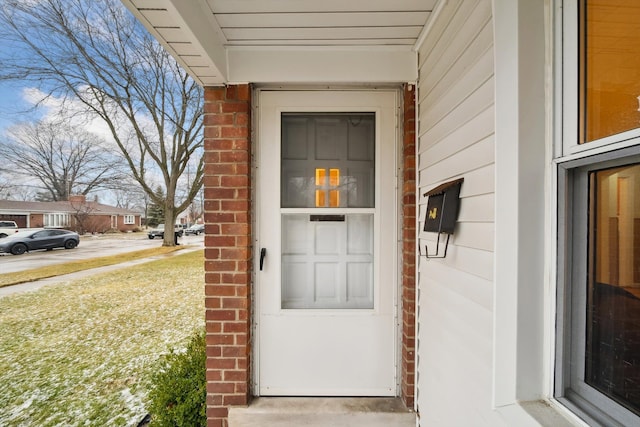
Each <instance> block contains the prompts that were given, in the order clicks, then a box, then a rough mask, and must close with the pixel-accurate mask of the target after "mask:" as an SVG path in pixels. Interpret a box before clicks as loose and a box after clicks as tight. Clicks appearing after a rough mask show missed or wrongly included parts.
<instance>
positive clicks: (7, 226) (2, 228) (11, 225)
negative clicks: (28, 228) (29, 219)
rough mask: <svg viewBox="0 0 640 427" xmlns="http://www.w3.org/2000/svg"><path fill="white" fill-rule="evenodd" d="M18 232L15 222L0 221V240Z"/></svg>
mask: <svg viewBox="0 0 640 427" xmlns="http://www.w3.org/2000/svg"><path fill="white" fill-rule="evenodd" d="M18 231H19V230H18V224H16V222H15V221H0V239H1V238H3V237H7V236H9V235H11V234H15V233H17V232H18Z"/></svg>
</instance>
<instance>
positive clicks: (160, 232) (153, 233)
mask: <svg viewBox="0 0 640 427" xmlns="http://www.w3.org/2000/svg"><path fill="white" fill-rule="evenodd" d="M173 232H174V233H178V236H179V237H182V234H183V233H184V230H183V229H182V227H180V225H175V226H174V228H173ZM147 235H148V236H149V238H150V239H155V238H156V237H160V238H161V239H164V224H158V226H157V227H156V228H154V229H151V230H149V232H148V233H147Z"/></svg>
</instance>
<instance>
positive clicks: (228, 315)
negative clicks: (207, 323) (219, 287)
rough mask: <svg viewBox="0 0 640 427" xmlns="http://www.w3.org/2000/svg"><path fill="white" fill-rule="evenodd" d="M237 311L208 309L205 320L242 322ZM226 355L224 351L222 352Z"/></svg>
mask: <svg viewBox="0 0 640 427" xmlns="http://www.w3.org/2000/svg"><path fill="white" fill-rule="evenodd" d="M237 314H238V313H237V311H236V310H221V309H207V310H206V311H205V320H242V319H239V318H238V317H239V316H238V315H237ZM222 355H223V356H225V354H224V349H223V350H222Z"/></svg>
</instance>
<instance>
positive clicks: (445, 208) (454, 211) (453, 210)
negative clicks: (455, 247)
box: [423, 178, 464, 258]
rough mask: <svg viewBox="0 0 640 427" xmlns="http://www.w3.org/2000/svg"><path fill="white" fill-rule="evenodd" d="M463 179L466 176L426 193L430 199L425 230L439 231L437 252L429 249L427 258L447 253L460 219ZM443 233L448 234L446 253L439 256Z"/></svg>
mask: <svg viewBox="0 0 640 427" xmlns="http://www.w3.org/2000/svg"><path fill="white" fill-rule="evenodd" d="M463 181H464V178H460V179H456V180H455V181H450V182H446V183H444V184H442V185H439V186H437V187H436V188H434V189H433V190H431V191H428V192H426V193H424V195H425V196H427V197H429V199H428V201H427V213H426V216H425V219H424V228H423V230H424V231H427V232H433V233H438V237H437V239H438V240H437V245H436V253H435V254H434V255H430V254H429V251H428V250H427V254H426V255H427V258H444V257H445V256H446V255H447V247H448V246H449V237H450V236H451V234H453V230H454V228H455V226H456V221H457V220H458V211H459V208H460V187H462V182H463ZM441 233H445V234H447V242H446V246H445V248H444V255H442V256H439V255H438V253H439V249H440V234H441ZM425 249H426V247H425Z"/></svg>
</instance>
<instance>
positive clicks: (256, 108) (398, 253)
mask: <svg viewBox="0 0 640 427" xmlns="http://www.w3.org/2000/svg"><path fill="white" fill-rule="evenodd" d="M274 91H275V92H300V91H322V92H329V93H330V92H336V93H337V92H340V93H343V92H360V93H380V92H386V93H393V94H394V95H395V97H394V111H395V115H394V118H395V131H394V132H393V133H394V141H393V152H394V155H395V156H394V160H393V165H394V173H393V176H394V180H395V183H394V184H395V185H394V195H393V200H394V207H393V211H394V220H393V222H394V227H393V241H394V242H395V246H394V248H393V250H392V252H393V259H394V261H393V262H392V264H391V266H390V268H391V270H392V277H393V283H392V285H391V286H392V288H393V290H392V295H393V302H392V304H393V319H394V322H395V325H394V328H393V329H394V336H393V345H394V349H393V352H394V363H395V366H394V371H395V395H396V396H400V395H401V375H402V363H403V361H402V317H401V311H400V310H401V307H400V303H401V301H402V286H401V285H402V281H401V277H400V275H401V273H402V271H401V269H402V258H401V257H402V240H401V236H402V224H401V221H400V218H401V212H400V209H401V200H400V198H401V197H402V196H401V194H402V192H401V188H399V186H400V184H401V176H400V171H401V162H402V140H403V139H402V135H403V129H402V120H401V118H402V114H401V112H402V96H403V95H402V89H401V88H399V87H398V86H392V87H383V88H379V89H371V88H366V87H364V88H363V87H354V88H343V87H340V88H326V87H323V88H322V89H318V88H316V87H311V88H301V87H295V88H287V87H277V88H271V87H260V88H255V89H254V93H253V99H254V100H255V102H254V103H253V105H252V123H253V125H252V128H253V129H254V131H253V132H252V138H253V139H254V141H255V144H254V145H253V146H254V153H253V154H254V161H253V167H252V169H253V200H255V205H254V212H255V214H256V216H255V218H256V219H255V220H254V221H253V224H252V226H253V227H254V233H253V261H254V269H253V289H252V298H251V304H252V319H251V327H252V329H253V331H252V336H253V339H252V343H253V345H252V346H251V353H252V355H251V356H252V364H251V369H252V373H251V380H250V381H251V391H252V395H253V396H260V347H261V346H260V339H261V331H260V325H259V319H260V316H261V307H260V301H261V286H260V280H261V278H260V274H259V272H260V242H261V240H260V238H261V232H260V221H259V220H258V219H257V218H260V215H261V208H262V198H263V197H264V196H263V194H262V192H261V189H262V186H263V183H262V182H260V180H259V179H258V176H259V173H258V169H259V167H260V150H261V147H262V141H261V133H262V129H261V126H260V105H261V95H262V93H263V92H274ZM316 111H317V112H323V111H326V110H323V109H321V108H319V109H318V110H316ZM310 112H314V111H310ZM377 150H378V147H376V151H377ZM379 162H380V159H378V158H376V168H378V167H380V165H379ZM376 181H377V178H376Z"/></svg>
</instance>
